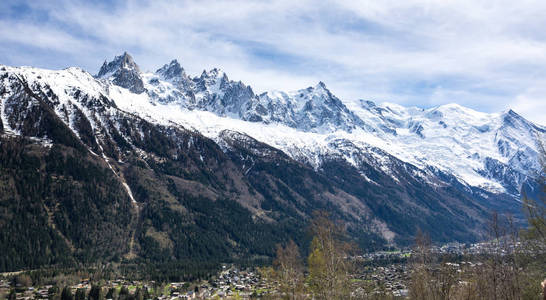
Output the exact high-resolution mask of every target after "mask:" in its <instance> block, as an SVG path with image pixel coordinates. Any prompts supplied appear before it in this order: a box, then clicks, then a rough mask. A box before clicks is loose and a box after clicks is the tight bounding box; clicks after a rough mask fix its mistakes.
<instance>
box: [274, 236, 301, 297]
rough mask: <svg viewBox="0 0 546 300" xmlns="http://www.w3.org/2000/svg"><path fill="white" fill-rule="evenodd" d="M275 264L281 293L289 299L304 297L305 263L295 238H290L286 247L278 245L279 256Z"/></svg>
mask: <svg viewBox="0 0 546 300" xmlns="http://www.w3.org/2000/svg"><path fill="white" fill-rule="evenodd" d="M273 266H274V267H275V277H276V278H277V280H278V282H279V290H280V292H281V294H282V295H284V297H285V298H287V299H292V300H295V299H303V298H304V285H303V282H304V276H303V263H302V260H301V256H300V250H299V248H298V245H296V243H294V241H293V240H290V241H289V242H288V244H287V245H286V247H284V248H283V247H282V246H281V245H277V258H276V259H275V261H274V262H273Z"/></svg>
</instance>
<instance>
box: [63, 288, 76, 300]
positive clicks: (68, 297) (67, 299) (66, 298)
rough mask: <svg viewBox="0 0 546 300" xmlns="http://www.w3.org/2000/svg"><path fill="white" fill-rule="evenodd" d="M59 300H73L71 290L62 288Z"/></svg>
mask: <svg viewBox="0 0 546 300" xmlns="http://www.w3.org/2000/svg"><path fill="white" fill-rule="evenodd" d="M61 300H74V296H73V295H72V290H71V289H70V288H69V287H67V286H65V287H64V288H63V291H62V293H61Z"/></svg>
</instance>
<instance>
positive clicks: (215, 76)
mask: <svg viewBox="0 0 546 300" xmlns="http://www.w3.org/2000/svg"><path fill="white" fill-rule="evenodd" d="M87 76H88V77H89V75H88V74H87ZM96 78H97V79H99V82H100V83H97V84H98V85H102V86H104V87H105V92H104V94H105V95H106V96H107V97H109V98H111V99H112V100H113V101H114V102H115V103H116V104H117V105H118V106H119V107H120V108H121V109H123V110H126V111H128V112H132V113H136V114H139V115H143V116H146V117H147V118H148V119H149V120H153V121H157V122H163V123H168V122H174V123H177V124H181V125H184V126H186V127H191V128H195V129H196V130H198V131H199V132H201V133H203V134H205V135H206V136H208V137H211V138H213V139H217V136H218V134H219V133H220V132H221V131H222V130H224V129H230V130H234V131H238V132H244V133H245V134H248V135H249V136H252V137H254V138H256V139H257V140H259V141H262V142H264V143H267V144H270V145H272V146H274V147H276V148H279V149H281V150H283V151H285V152H286V153H287V154H288V155H290V156H291V157H293V158H294V159H296V160H298V161H302V162H305V163H308V164H311V165H312V166H313V167H315V168H320V165H321V157H323V156H327V155H340V156H342V157H343V158H344V159H345V160H346V161H348V162H350V163H351V164H353V165H357V164H358V162H357V161H355V158H354V157H353V152H352V151H351V150H348V149H343V148H342V147H340V143H339V142H340V141H346V142H350V143H351V145H352V147H355V148H356V149H359V150H363V151H365V152H369V153H370V154H371V155H374V156H375V158H376V162H375V163H376V164H379V165H380V166H381V167H382V168H384V169H385V170H388V165H382V160H381V154H378V153H375V152H374V151H375V150H374V149H380V150H381V151H384V152H387V153H389V154H391V155H393V156H395V157H397V158H399V159H401V160H402V161H404V162H408V163H410V164H413V165H414V166H417V167H418V168H419V169H422V170H427V169H429V168H434V169H438V170H441V171H443V172H446V173H449V174H453V175H454V176H455V177H456V178H458V179H459V180H460V181H461V182H462V183H463V184H466V185H469V186H472V187H479V188H483V189H485V190H488V191H491V192H497V193H509V194H511V195H513V196H514V197H515V198H518V197H519V192H520V188H521V186H522V184H523V182H524V181H525V180H526V179H527V177H528V176H531V177H535V176H536V175H537V174H538V173H539V172H540V170H541V168H540V163H539V161H538V149H539V145H538V141H539V139H540V138H541V137H542V138H543V136H544V133H545V132H546V128H545V127H543V126H540V125H538V124H533V123H532V122H530V121H527V120H526V119H524V118H523V117H521V116H519V115H518V114H517V113H515V112H514V111H512V110H508V111H505V112H501V113H493V114H487V113H481V112H477V111H474V110H472V109H469V108H465V107H462V106H460V105H457V104H447V105H442V106H439V107H434V108H430V109H422V108H417V107H403V106H400V105H397V104H391V103H383V104H376V103H374V102H372V101H364V100H361V101H360V103H359V105H355V104H352V105H351V106H350V108H349V107H347V106H346V105H345V104H344V103H343V102H342V101H341V100H340V99H339V98H337V97H336V96H335V95H333V94H332V93H331V92H330V91H329V90H328V88H327V87H326V85H325V84H324V83H322V82H319V83H318V84H317V85H316V86H314V87H308V88H305V89H301V90H297V91H292V92H282V91H273V92H265V93H262V94H259V95H258V94H255V93H254V91H253V90H252V89H251V88H250V87H249V86H246V85H245V84H243V83H241V82H235V81H231V80H229V78H228V76H227V75H226V73H224V72H223V71H221V70H219V69H212V70H210V71H203V73H202V74H201V75H200V76H198V77H191V76H189V75H187V74H186V73H185V71H184V69H183V68H182V67H181V66H180V64H179V63H178V62H177V61H176V60H173V61H172V62H170V63H169V64H166V65H164V66H163V67H161V68H160V69H158V70H157V71H156V72H155V73H143V72H140V71H139V68H138V66H137V65H136V64H135V63H134V61H133V59H132V58H131V56H130V55H129V54H127V53H124V54H123V55H121V56H118V57H116V58H115V59H114V60H113V61H112V62H109V63H106V62H105V64H104V65H103V67H102V68H101V70H100V72H99V73H98V75H97V76H96ZM88 79H89V78H88ZM89 80H91V79H89ZM114 86H116V87H114ZM118 87H122V88H125V89H119V88H118ZM126 89H128V91H127V90H126ZM363 176H366V175H365V174H363Z"/></svg>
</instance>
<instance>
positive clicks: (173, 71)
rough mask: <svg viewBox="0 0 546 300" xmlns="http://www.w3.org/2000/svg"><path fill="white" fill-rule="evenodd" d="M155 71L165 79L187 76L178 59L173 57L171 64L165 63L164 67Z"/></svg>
mask: <svg viewBox="0 0 546 300" xmlns="http://www.w3.org/2000/svg"><path fill="white" fill-rule="evenodd" d="M155 73H156V74H157V75H159V76H160V77H161V78H162V79H164V80H173V79H181V78H185V77H187V76H186V72H185V71H184V68H182V67H181V66H180V64H179V63H178V61H177V60H176V59H173V60H172V61H171V62H170V63H169V64H166V65H163V67H161V68H159V69H157V71H155Z"/></svg>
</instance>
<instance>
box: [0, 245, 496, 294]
mask: <svg viewBox="0 0 546 300" xmlns="http://www.w3.org/2000/svg"><path fill="white" fill-rule="evenodd" d="M491 249H492V245H491V244H490V243H477V244H461V243H449V244H445V245H442V246H431V247H430V253H434V254H440V255H452V256H463V255H467V256H468V255H480V254H485V253H488V252H490V251H491ZM412 255H414V250H412V249H403V250H393V251H377V252H371V253H365V254H362V255H359V256H354V257H351V258H350V259H351V260H353V261H354V264H355V266H356V270H355V273H354V274H353V275H351V283H352V294H353V295H355V296H358V295H359V294H366V295H369V294H374V293H375V294H378V295H389V296H391V297H395V298H406V297H407V296H408V282H409V280H410V278H411V270H412V264H411V262H410V258H411V257H412ZM445 265H446V266H447V267H450V268H452V269H453V270H454V271H455V272H461V271H462V270H464V269H465V268H473V267H475V266H478V265H480V263H479V262H476V263H474V262H471V261H458V262H456V263H455V262H446V263H445ZM262 273H263V270H262V269H261V268H258V267H248V268H241V267H238V266H236V265H233V264H223V265H222V266H221V268H220V270H219V271H218V273H217V274H216V275H214V276H212V277H211V278H210V279H208V280H198V281H194V282H168V283H158V282H155V281H138V280H129V279H126V278H118V279H115V280H101V282H92V280H90V279H86V278H83V279H82V280H81V281H80V282H78V283H76V284H73V285H69V286H68V287H69V289H70V291H71V294H72V295H75V294H77V292H78V290H83V291H85V295H88V294H89V291H90V290H91V289H92V287H93V286H94V285H100V290H101V295H102V298H101V299H105V300H108V299H113V296H114V295H115V297H116V298H119V296H120V295H123V294H124V293H126V295H127V297H129V296H133V297H134V298H127V299H159V300H174V299H256V298H265V297H268V296H272V295H273V296H275V295H278V294H279V292H278V290H277V283H276V282H275V281H274V280H267V278H265V277H267V276H264V275H263V274H262ZM17 274H18V273H17V272H16V273H5V274H2V275H3V276H2V277H0V298H3V297H5V298H8V297H9V295H10V292H12V291H15V298H14V299H17V300H23V299H24V300H27V299H60V295H61V292H62V288H63V287H58V286H56V285H54V284H45V285H42V286H33V285H32V283H31V282H28V281H24V280H23V281H22V282H18V281H17V276H18V275H17ZM27 280H28V279H27ZM137 294H138V296H137ZM139 297H141V298H139ZM85 299H88V298H87V297H86V298H85ZM89 299H91V298H89ZM119 299H121V298H119ZM76 300H78V299H77V298H76Z"/></svg>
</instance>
